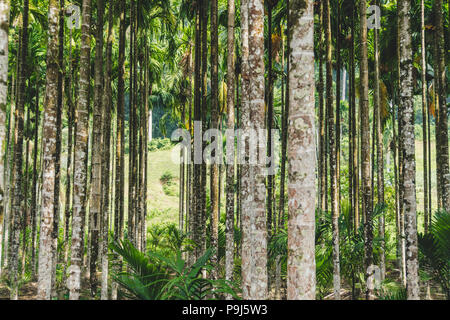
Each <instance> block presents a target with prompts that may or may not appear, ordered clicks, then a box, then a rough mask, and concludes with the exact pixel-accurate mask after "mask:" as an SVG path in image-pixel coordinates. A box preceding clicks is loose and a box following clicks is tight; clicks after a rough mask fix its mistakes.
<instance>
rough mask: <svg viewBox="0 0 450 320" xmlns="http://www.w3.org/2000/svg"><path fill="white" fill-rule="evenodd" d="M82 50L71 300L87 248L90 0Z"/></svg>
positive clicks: (85, 2)
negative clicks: (86, 202)
mask: <svg viewBox="0 0 450 320" xmlns="http://www.w3.org/2000/svg"><path fill="white" fill-rule="evenodd" d="M82 11H83V13H82V21H83V23H82V26H81V53H80V89H79V101H78V107H77V135H76V144H75V161H74V166H75V174H74V206H73V215H72V245H71V247H72V254H71V259H70V262H71V265H70V267H69V270H68V271H69V278H68V280H67V287H68V288H69V294H70V295H69V298H70V300H78V299H79V297H80V290H81V266H82V262H83V249H84V219H85V215H86V208H85V205H86V204H85V199H86V180H87V162H86V160H87V146H88V133H89V78H90V54H91V52H90V49H91V37H90V28H91V0H83V10H82Z"/></svg>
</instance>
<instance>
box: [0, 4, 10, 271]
mask: <svg viewBox="0 0 450 320" xmlns="http://www.w3.org/2000/svg"><path fill="white" fill-rule="evenodd" d="M9 11H10V7H9V0H0V43H1V45H0V153H1V156H0V275H1V274H2V262H3V255H2V253H3V219H4V212H5V205H6V204H5V174H4V173H5V164H4V158H3V152H4V151H5V150H7V149H6V145H5V138H6V105H7V96H8V33H9ZM6 158H7V157H6Z"/></svg>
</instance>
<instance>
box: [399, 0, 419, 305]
mask: <svg viewBox="0 0 450 320" xmlns="http://www.w3.org/2000/svg"><path fill="white" fill-rule="evenodd" d="M398 28H399V29H398V36H399V50H400V55H399V60H400V103H401V108H402V113H401V123H402V132H401V136H400V139H401V146H402V149H403V150H402V151H403V158H402V160H403V161H402V163H401V166H402V168H403V181H402V183H403V192H404V195H403V207H404V212H405V239H406V290H407V298H408V300H418V299H419V273H418V271H419V262H418V252H417V251H418V248H417V246H418V244H417V221H416V189H415V176H416V161H415V140H414V107H413V83H412V47H411V46H412V41H411V27H410V3H409V1H407V0H399V2H398Z"/></svg>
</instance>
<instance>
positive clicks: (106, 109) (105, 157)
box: [100, 1, 116, 300]
mask: <svg viewBox="0 0 450 320" xmlns="http://www.w3.org/2000/svg"><path fill="white" fill-rule="evenodd" d="M115 3H116V2H115V1H111V2H110V3H109V8H108V10H109V12H108V39H107V44H106V73H105V88H104V91H103V96H102V99H103V101H102V106H103V121H102V122H103V141H102V143H103V146H102V149H103V150H102V207H101V208H102V210H101V224H100V225H101V235H100V238H101V246H100V247H101V251H100V258H101V264H102V267H101V269H102V289H101V299H102V300H108V245H109V241H108V240H109V239H108V231H109V210H110V204H109V181H110V172H113V170H112V168H110V159H111V156H110V155H111V105H112V103H113V101H112V86H111V81H112V45H113V41H114V35H113V33H112V31H113V22H114V21H113V18H114V15H113V12H114V5H115Z"/></svg>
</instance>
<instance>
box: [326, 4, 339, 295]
mask: <svg viewBox="0 0 450 320" xmlns="http://www.w3.org/2000/svg"><path fill="white" fill-rule="evenodd" d="M324 4H325V12H324V14H325V19H324V20H325V21H324V26H325V42H326V104H327V113H328V119H327V121H328V140H329V144H330V178H331V183H330V188H331V190H330V192H331V215H332V229H333V287H334V299H335V300H340V298H341V297H340V291H341V279H340V268H339V195H338V192H339V186H338V182H337V180H338V179H337V177H338V165H337V148H336V144H337V141H336V138H337V128H336V126H335V121H334V112H333V74H332V72H333V70H332V69H333V61H332V54H331V51H332V49H331V16H330V1H329V0H326V1H325V2H324ZM339 67H340V66H338V68H339ZM336 91H337V92H339V87H338V86H336ZM336 102H337V101H336Z"/></svg>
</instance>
